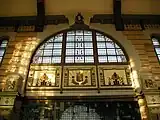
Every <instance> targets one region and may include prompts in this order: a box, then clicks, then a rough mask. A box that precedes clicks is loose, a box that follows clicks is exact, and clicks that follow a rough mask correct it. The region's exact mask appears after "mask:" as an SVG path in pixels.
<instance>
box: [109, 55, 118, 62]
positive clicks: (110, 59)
mask: <svg viewBox="0 0 160 120" xmlns="http://www.w3.org/2000/svg"><path fill="white" fill-rule="evenodd" d="M108 61H109V62H117V57H116V56H108Z"/></svg>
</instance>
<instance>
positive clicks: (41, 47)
mask: <svg viewBox="0 0 160 120" xmlns="http://www.w3.org/2000/svg"><path fill="white" fill-rule="evenodd" d="M46 45H47V44H43V45H42V46H40V48H39V49H40V50H42V49H44V47H45V46H46Z"/></svg>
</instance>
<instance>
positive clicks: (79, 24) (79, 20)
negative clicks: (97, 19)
mask: <svg viewBox="0 0 160 120" xmlns="http://www.w3.org/2000/svg"><path fill="white" fill-rule="evenodd" d="M70 28H72V29H89V26H88V25H86V24H85V23H84V17H83V16H82V15H81V13H80V12H79V13H78V14H77V15H76V17H75V23H74V24H73V25H71V26H70Z"/></svg>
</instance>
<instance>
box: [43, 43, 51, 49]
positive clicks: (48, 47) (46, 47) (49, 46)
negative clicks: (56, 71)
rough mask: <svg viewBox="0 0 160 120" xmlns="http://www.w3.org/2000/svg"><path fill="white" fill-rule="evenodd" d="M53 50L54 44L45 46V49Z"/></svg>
mask: <svg viewBox="0 0 160 120" xmlns="http://www.w3.org/2000/svg"><path fill="white" fill-rule="evenodd" d="M52 48H53V43H48V44H46V46H45V49H52Z"/></svg>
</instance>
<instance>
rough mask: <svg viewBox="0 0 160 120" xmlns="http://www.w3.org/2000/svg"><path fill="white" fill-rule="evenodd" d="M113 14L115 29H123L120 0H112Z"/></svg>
mask: <svg viewBox="0 0 160 120" xmlns="http://www.w3.org/2000/svg"><path fill="white" fill-rule="evenodd" d="M113 14H114V15H113V16H114V24H115V28H116V30H123V29H124V25H123V21H122V17H121V14H122V13H121V0H113Z"/></svg>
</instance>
